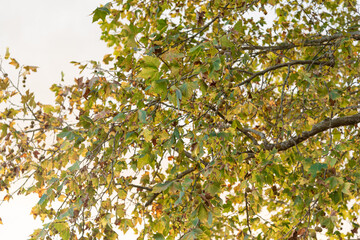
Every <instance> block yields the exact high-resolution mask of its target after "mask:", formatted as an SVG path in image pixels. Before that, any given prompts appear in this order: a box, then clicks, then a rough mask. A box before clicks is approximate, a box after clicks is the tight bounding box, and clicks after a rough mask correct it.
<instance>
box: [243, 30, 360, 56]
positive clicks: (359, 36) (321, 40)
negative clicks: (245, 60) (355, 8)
mask: <svg viewBox="0 0 360 240" xmlns="http://www.w3.org/2000/svg"><path fill="white" fill-rule="evenodd" d="M348 35H350V37H351V38H353V39H355V40H360V31H356V32H349V33H348ZM341 37H344V34H342V33H338V34H334V35H331V36H324V37H321V38H318V39H306V40H304V41H303V42H302V43H300V44H294V43H288V42H284V43H280V44H279V45H276V46H241V47H240V48H241V49H243V50H263V51H276V50H286V49H291V48H294V47H309V46H319V45H324V44H325V43H327V42H331V41H333V40H336V39H338V38H341Z"/></svg>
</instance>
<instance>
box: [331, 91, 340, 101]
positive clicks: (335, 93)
mask: <svg viewBox="0 0 360 240" xmlns="http://www.w3.org/2000/svg"><path fill="white" fill-rule="evenodd" d="M340 96H341V92H340V91H339V90H336V89H335V90H331V91H330V93H329V97H330V99H332V100H335V99H337V98H339V97H340Z"/></svg>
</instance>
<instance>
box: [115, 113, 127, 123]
mask: <svg viewBox="0 0 360 240" xmlns="http://www.w3.org/2000/svg"><path fill="white" fill-rule="evenodd" d="M124 119H125V114H124V113H118V114H116V116H115V117H114V118H113V120H112V121H113V122H117V121H119V120H124Z"/></svg>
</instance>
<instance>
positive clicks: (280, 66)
mask: <svg viewBox="0 0 360 240" xmlns="http://www.w3.org/2000/svg"><path fill="white" fill-rule="evenodd" d="M300 64H312V65H328V66H333V65H334V62H333V61H314V60H295V61H291V62H286V63H281V64H278V65H274V66H271V67H268V68H266V69H264V70H262V71H260V72H257V73H254V74H253V75H252V76H251V77H249V78H248V79H246V80H244V81H242V82H241V83H238V84H236V85H235V87H240V86H242V85H245V84H247V83H249V82H251V80H253V79H254V78H256V77H258V76H261V75H264V74H265V73H267V72H270V71H273V70H276V69H279V68H282V67H290V66H293V65H300Z"/></svg>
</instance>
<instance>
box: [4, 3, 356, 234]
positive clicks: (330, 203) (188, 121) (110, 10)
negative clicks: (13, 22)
mask: <svg viewBox="0 0 360 240" xmlns="http://www.w3.org/2000/svg"><path fill="white" fill-rule="evenodd" d="M358 7H359V6H357V5H356V2H355V1H349V0H346V1H342V0H340V1H339V0H337V1H334V0H327V1H322V0H317V1H308V0H298V1H283V2H281V1H278V0H269V1H265V0H255V1H227V0H226V1H219V0H204V1H175V0H168V1H164V0H159V1H137V0H132V1H130V0H128V1H120V0H117V1H113V2H110V3H108V4H106V5H105V6H101V7H99V8H97V9H96V10H95V11H94V12H93V20H94V21H95V22H97V23H99V24H100V27H101V29H102V31H103V32H102V39H103V40H104V41H106V42H107V43H108V45H109V46H113V48H114V52H113V53H112V54H110V55H105V57H104V59H103V62H104V63H105V64H106V65H107V66H108V67H105V68H104V69H102V68H99V63H97V62H89V63H88V64H84V63H77V62H73V63H74V64H75V65H78V66H79V68H80V69H81V70H84V69H85V68H88V67H90V68H92V69H93V76H91V77H90V78H89V79H87V78H85V77H81V78H78V79H75V83H74V84H73V85H71V86H63V85H61V84H54V85H53V86H52V88H51V90H52V91H53V92H54V94H55V96H56V101H55V103H54V104H53V105H44V104H41V103H39V102H37V101H36V100H35V97H36V96H35V95H34V94H33V93H31V92H30V91H28V90H23V88H22V87H21V86H19V85H20V84H19V83H16V82H15V81H13V80H11V79H10V77H9V76H8V74H6V72H5V69H4V68H3V64H4V63H5V62H9V63H10V64H11V65H13V66H14V67H16V68H18V69H19V70H20V75H19V76H20V78H19V80H20V81H21V80H22V78H23V79H24V81H25V79H26V76H27V75H28V74H29V73H30V72H31V71H36V68H35V67H32V66H21V65H20V64H19V63H18V62H17V61H16V60H15V59H13V58H10V55H9V53H8V52H7V53H6V55H5V56H4V57H3V62H2V63H3V64H2V68H1V73H2V76H1V82H0V90H1V91H0V94H1V95H0V96H1V98H0V99H1V103H2V108H1V115H0V116H1V123H0V128H1V136H0V138H1V152H2V154H1V156H0V161H1V167H0V177H1V179H0V190H1V191H6V192H7V195H6V196H5V198H4V201H8V200H10V199H11V197H12V194H13V193H12V192H10V191H9V188H10V187H11V186H12V185H13V184H14V181H15V180H16V179H19V178H23V179H27V180H28V181H27V182H25V184H24V185H22V186H21V187H20V188H19V189H18V190H17V193H19V194H25V195H27V194H30V193H37V194H38V195H39V202H38V204H37V205H36V206H34V208H33V209H32V212H31V213H32V215H33V216H34V217H40V218H41V219H42V220H43V221H44V222H45V224H44V228H43V229H38V230H35V231H34V233H33V235H32V239H36V238H40V239H44V238H45V237H46V236H47V237H48V239H52V236H56V235H59V236H60V237H61V238H62V239H80V238H81V239H117V237H118V234H119V231H118V230H121V231H123V232H127V231H128V230H129V229H133V230H134V231H135V232H136V233H138V234H139V239H151V238H154V239H304V238H307V237H316V235H317V236H318V237H320V236H325V235H324V234H326V235H327V236H328V238H334V239H340V238H344V237H353V236H356V234H357V231H358V227H359V225H358V224H359V223H358V222H357V216H358V214H359V199H358V197H357V196H358V195H359V183H360V164H359V161H360V158H359V155H360V154H359V151H360V150H359V147H358V146H359V144H360V137H359V127H358V125H357V124H358V123H359V122H360V114H359V113H358V111H357V110H358V109H359V107H360V105H359V99H360V96H359V94H360V88H359V71H360V66H359V63H360V59H359V40H360V32H359V31H357V27H358V26H359V25H358V21H359V14H358V12H357V8H358ZM55 206H59V207H58V208H57V207H55ZM344 222H348V223H350V227H349V228H348V229H342V224H343V223H344Z"/></svg>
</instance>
